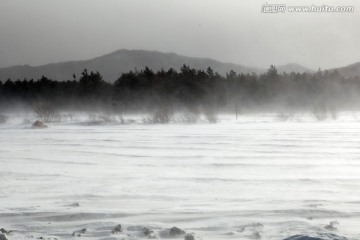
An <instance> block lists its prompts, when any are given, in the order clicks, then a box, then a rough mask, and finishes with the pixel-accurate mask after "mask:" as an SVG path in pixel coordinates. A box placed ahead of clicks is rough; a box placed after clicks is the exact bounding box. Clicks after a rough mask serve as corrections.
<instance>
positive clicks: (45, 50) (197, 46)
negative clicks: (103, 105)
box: [0, 0, 360, 69]
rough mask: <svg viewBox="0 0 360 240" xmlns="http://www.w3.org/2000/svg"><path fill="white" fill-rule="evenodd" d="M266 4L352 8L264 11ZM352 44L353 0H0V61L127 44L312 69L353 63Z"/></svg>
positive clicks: (81, 53)
mask: <svg viewBox="0 0 360 240" xmlns="http://www.w3.org/2000/svg"><path fill="white" fill-rule="evenodd" d="M266 2H268V3H286V4H287V5H288V6H289V5H311V4H314V5H323V4H326V5H331V6H349V5H352V6H355V12H354V13H289V12H285V13H278V14H264V13H261V6H262V5H263V4H265V3H266ZM359 43H360V1H359V0H337V1H324V0H323V1H319V0H312V1H310V0H306V1H304V0H302V1H300V0H287V1H285V0H276V1H275V0H273V1H271V0H269V1H266V0H264V1H259V0H0V67H6V66H11V65H17V64H20V65H23V64H29V65H40V64H46V63H51V62H59V61H67V60H81V59H88V58H92V57H97V56H100V55H103V54H106V53H110V52H112V51H115V50H118V49H122V48H126V49H145V50H158V51H163V52H175V53H179V54H182V55H187V56H194V57H209V58H214V59H218V60H220V61H225V62H234V63H238V64H243V65H247V66H259V67H268V66H269V65H270V64H276V65H278V64H286V63H293V62H296V63H299V64H302V65H304V66H307V67H310V68H313V69H317V68H318V67H321V68H331V67H338V66H344V65H347V64H351V63H355V62H359V61H360V45H359Z"/></svg>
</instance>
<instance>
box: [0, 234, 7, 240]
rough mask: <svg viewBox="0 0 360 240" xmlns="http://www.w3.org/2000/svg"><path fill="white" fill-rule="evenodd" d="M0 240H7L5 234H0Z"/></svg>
mask: <svg viewBox="0 0 360 240" xmlns="http://www.w3.org/2000/svg"><path fill="white" fill-rule="evenodd" d="M0 240H8V238H7V237H6V234H5V233H0Z"/></svg>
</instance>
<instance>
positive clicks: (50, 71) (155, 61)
mask: <svg viewBox="0 0 360 240" xmlns="http://www.w3.org/2000/svg"><path fill="white" fill-rule="evenodd" d="M183 64H186V65H189V66H190V67H191V68H195V69H202V70H206V69H207V68H208V67H211V68H212V69H213V70H214V72H218V73H219V74H221V75H225V74H226V73H227V72H230V70H233V71H235V72H237V73H244V74H247V73H249V74H251V73H256V74H260V73H263V72H265V71H266V69H265V68H259V67H249V66H244V65H240V64H235V63H231V62H221V61H218V60H215V59H211V58H198V57H188V56H184V55H180V54H177V53H173V52H167V53H164V52H160V51H148V50H128V49H119V50H116V51H114V52H111V53H108V54H105V55H102V56H98V57H94V58H91V59H87V60H79V61H64V62H58V63H49V64H45V65H40V66H29V65H16V66H11V67H6V68H0V80H1V81H6V80H7V79H11V80H17V79H20V80H23V79H25V78H26V79H39V78H41V77H42V76H46V77H48V78H50V79H54V80H59V81H64V80H73V74H75V75H76V76H77V78H78V77H80V74H81V72H82V71H83V70H84V69H85V68H86V69H87V70H88V71H99V72H100V73H101V74H102V76H103V78H104V80H105V81H108V82H114V81H115V80H116V79H117V78H119V77H120V76H121V74H122V73H126V72H129V71H134V70H135V69H137V70H142V69H144V68H145V67H149V68H150V69H152V70H154V71H158V70H161V69H164V70H168V69H170V68H173V69H176V70H179V69H180V67H181V66H182V65H183ZM358 64H359V66H357V65H356V67H355V68H356V69H355V70H352V71H350V70H348V71H345V70H342V72H344V73H347V72H350V73H358V75H360V63H358ZM349 66H350V65H349ZM276 67H277V69H278V72H279V73H282V72H287V73H289V72H300V73H302V72H314V70H312V69H309V68H306V67H303V66H301V65H300V64H297V63H289V64H285V65H278V66H276ZM345 68H346V67H345ZM339 69H340V68H339Z"/></svg>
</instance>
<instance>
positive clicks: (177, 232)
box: [159, 227, 186, 238]
mask: <svg viewBox="0 0 360 240" xmlns="http://www.w3.org/2000/svg"><path fill="white" fill-rule="evenodd" d="M185 234H186V232H185V231H184V230H182V229H180V228H177V227H172V228H170V229H165V230H163V231H161V232H160V233H159V235H160V237H162V238H177V237H183V236H184V235H185Z"/></svg>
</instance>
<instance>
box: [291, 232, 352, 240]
mask: <svg viewBox="0 0 360 240" xmlns="http://www.w3.org/2000/svg"><path fill="white" fill-rule="evenodd" d="M284 240H348V239H347V238H346V237H340V236H337V235H335V234H332V233H320V234H316V235H312V236H307V235H295V236H292V237H288V238H286V239H284Z"/></svg>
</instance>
